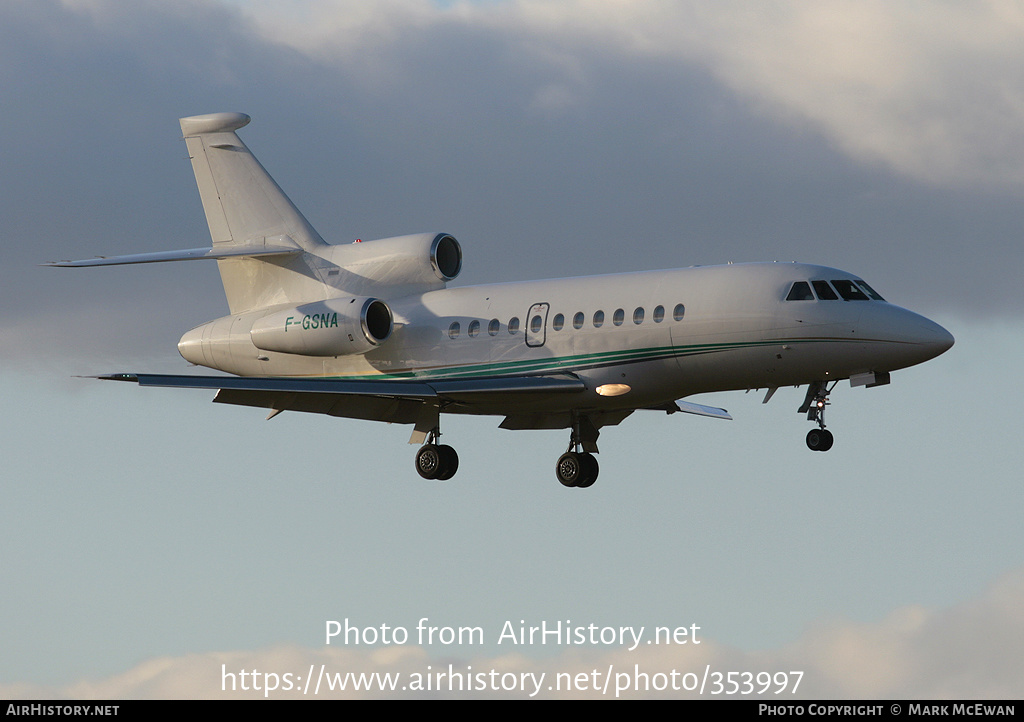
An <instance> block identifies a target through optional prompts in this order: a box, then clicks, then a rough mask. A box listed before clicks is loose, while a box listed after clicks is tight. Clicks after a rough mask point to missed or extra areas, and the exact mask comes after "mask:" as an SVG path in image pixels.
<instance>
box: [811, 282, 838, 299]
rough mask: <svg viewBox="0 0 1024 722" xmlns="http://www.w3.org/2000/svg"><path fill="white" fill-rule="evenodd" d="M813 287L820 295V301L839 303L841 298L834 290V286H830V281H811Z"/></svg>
mask: <svg viewBox="0 0 1024 722" xmlns="http://www.w3.org/2000/svg"><path fill="white" fill-rule="evenodd" d="M811 285H812V286H814V292H815V293H816V294H818V300H820V301H837V300H839V296H837V295H836V292H835V291H833V290H832V286H830V285H828V281H811Z"/></svg>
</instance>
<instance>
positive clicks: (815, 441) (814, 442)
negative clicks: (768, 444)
mask: <svg viewBox="0 0 1024 722" xmlns="http://www.w3.org/2000/svg"><path fill="white" fill-rule="evenodd" d="M837 383H839V382H838V381H833V382H832V384H831V385H829V384H828V382H826V381H815V382H814V383H813V384H811V385H810V386H809V387H808V388H807V396H805V397H804V403H803V405H802V406H801V407H800V408H799V409H798V410H799V412H800V413H801V414H804V413H806V414H807V420H808V421H813V422H814V423H816V424H817V425H818V428H816V429H811V430H810V431H808V432H807V448H808V449H810V450H811V451H828V450H829V449H831V448H832V442H833V440H834V439H833V438H832V432H831V431H829V430H828V429H826V428H825V407H826V406H828V405H829V404H828V395H829V393H831V391H832V389H834V388H835V386H836V384H837Z"/></svg>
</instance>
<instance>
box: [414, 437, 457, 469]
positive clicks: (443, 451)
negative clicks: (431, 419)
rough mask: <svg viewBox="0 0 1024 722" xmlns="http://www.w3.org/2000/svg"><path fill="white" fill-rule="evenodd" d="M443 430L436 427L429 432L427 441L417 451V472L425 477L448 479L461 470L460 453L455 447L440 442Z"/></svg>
mask: <svg viewBox="0 0 1024 722" xmlns="http://www.w3.org/2000/svg"><path fill="white" fill-rule="evenodd" d="M440 436H441V432H440V431H438V430H437V429H434V430H433V431H431V432H430V433H428V434H427V443H426V444H424V445H423V446H421V447H420V449H419V451H417V452H416V472H417V473H418V474H419V475H420V476H422V477H423V478H424V479H437V480H438V481H448V480H449V479H451V478H452V477H453V476H455V472H456V471H458V470H459V455H458V454H457V453H455V449H453V448H452V447H450V446H447V445H445V444H438V443H437V440H438V437H440Z"/></svg>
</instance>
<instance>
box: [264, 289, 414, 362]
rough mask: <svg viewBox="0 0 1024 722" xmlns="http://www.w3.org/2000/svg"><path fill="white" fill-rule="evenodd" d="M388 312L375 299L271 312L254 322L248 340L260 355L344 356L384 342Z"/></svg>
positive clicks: (391, 322) (388, 329) (389, 323)
mask: <svg viewBox="0 0 1024 722" xmlns="http://www.w3.org/2000/svg"><path fill="white" fill-rule="evenodd" d="M393 326H394V320H393V318H392V316H391V309H390V308H388V305H387V304H386V303H384V302H383V301H381V300H379V299H376V298H333V299H330V300H328V301H316V302H315V303H306V304H303V305H301V306H296V307H294V308H289V309H285V310H283V311H274V312H273V313H270V314H268V315H266V316H263V317H262V318H260V319H258V320H257V321H255V322H254V323H253V325H252V329H251V330H250V332H249V337H250V338H251V339H252V343H253V345H254V346H256V348H258V349H262V350H264V351H277V352H279V353H291V354H299V355H303V356H347V355H349V354H361V353H366V352H367V351H371V350H372V349H374V348H375V347H377V346H379V345H380V344H382V343H384V342H385V341H387V340H388V337H389V336H390V335H391V330H392V328H393Z"/></svg>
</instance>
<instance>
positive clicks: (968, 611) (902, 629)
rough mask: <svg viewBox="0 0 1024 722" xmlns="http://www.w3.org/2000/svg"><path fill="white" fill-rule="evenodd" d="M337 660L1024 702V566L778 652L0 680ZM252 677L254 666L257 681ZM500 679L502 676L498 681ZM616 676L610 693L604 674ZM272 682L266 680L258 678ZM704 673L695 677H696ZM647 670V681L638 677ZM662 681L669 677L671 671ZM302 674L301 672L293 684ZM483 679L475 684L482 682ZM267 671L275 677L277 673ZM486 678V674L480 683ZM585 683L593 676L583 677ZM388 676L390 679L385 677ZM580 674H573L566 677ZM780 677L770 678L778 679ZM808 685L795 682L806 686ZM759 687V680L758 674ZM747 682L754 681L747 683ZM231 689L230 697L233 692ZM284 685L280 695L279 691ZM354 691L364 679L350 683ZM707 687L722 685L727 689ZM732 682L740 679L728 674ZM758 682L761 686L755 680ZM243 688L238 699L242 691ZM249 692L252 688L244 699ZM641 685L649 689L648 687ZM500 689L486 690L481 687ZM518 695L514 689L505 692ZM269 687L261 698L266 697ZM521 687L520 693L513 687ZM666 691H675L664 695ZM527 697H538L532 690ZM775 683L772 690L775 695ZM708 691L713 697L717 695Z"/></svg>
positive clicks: (280, 654)
mask: <svg viewBox="0 0 1024 722" xmlns="http://www.w3.org/2000/svg"><path fill="white" fill-rule="evenodd" d="M321 665H323V666H324V668H325V670H326V671H327V672H328V673H329V674H332V675H333V674H335V673H341V674H345V673H346V672H353V673H355V674H359V673H363V674H366V675H372V674H374V673H376V674H379V675H381V674H391V675H397V677H392V679H397V684H396V687H397V689H396V691H394V692H392V691H381V690H380V689H379V687H378V686H376V685H374V687H373V689H371V690H370V691H366V690H364V691H354V690H352V689H351V688H349V689H348V690H347V691H344V692H342V691H338V690H336V691H334V692H329V691H326V684H325V683H322V685H323V687H322V689H321V691H320V693H319V694H318V695H316V696H317V697H320V698H327V697H393V696H412V697H422V696H437V697H454V698H459V697H471V696H473V697H481V696H495V695H497V696H503V697H526V696H528V694H529V692H530V691H531V689H533V684H534V682H533V680H534V679H535V678H536V677H537V676H538V675H540V674H541V673H543V674H544V681H543V684H542V691H541V692H540V694H539V695H538V696H539V697H571V698H580V697H599V698H600V697H612V696H616V693H615V688H616V684H619V685H622V686H623V687H624V688H626V689H625V691H623V692H621V696H622V697H651V696H669V697H687V696H697V694H696V693H687V692H685V691H679V692H675V691H672V690H671V688H669V689H663V688H664V687H665V686H666V685H669V687H671V680H672V679H673V677H672V676H671V674H672V671H673V670H675V671H677V672H678V673H679V674H678V675H676V677H675V679H676V680H677V683H678V684H679V685H686V684H691V683H692V682H693V681H694V680H696V679H697V678H699V677H701V676H702V675H703V673H704V669H705V667H709V668H710V670H711V671H712V672H721V673H728V672H753V673H755V674H756V673H757V672H770V673H772V675H775V674H776V673H779V672H786V673H790V672H793V671H801V672H803V676H802V678H801V680H800V686H799V688H798V689H797V694H796V695H795V696H793V697H790V696H789V695H788V694H784V695H782V696H776V695H774V694H773V695H771V696H772V699H775V700H778V699H806V698H848V699H854V698H856V699H886V698H888V699H901V698H904V699H941V698H953V699H956V698H960V699H978V698H993V699H995V698H1003V699H1015V698H1019V697H1020V696H1021V695H1022V694H1024V675H1022V674H1021V671H1022V670H1024V569H1021V570H1018V571H1017V572H1015V573H1012V574H1008V575H1006V576H1005V577H1003V578H1002V579H1001V580H999V581H998V582H997V583H996V584H995V585H993V586H992V587H991V588H990V589H988V590H987V591H985V592H984V593H983V594H981V595H979V596H978V597H977V598H976V599H973V600H970V601H968V602H966V603H964V604H960V605H957V606H955V607H952V608H950V609H946V610H927V609H924V608H922V607H906V608H902V609H898V610H896V611H894V612H893V613H892V614H890V615H889V616H888V617H887V618H886V619H884V620H882V621H880V622H877V623H853V622H849V621H835V622H830V623H823V624H819V625H817V626H816V627H814V628H813V629H811V630H810V631H808V632H807V633H806V634H805V635H804V636H803V637H802V638H801V639H799V640H797V641H796V642H795V643H794V644H792V645H789V646H786V647H784V648H781V649H778V650H770V651H760V652H742V651H738V650H735V649H732V648H729V647H726V646H724V645H721V644H718V643H716V642H715V641H714V640H709V639H704V640H702V642H701V644H699V645H694V644H688V645H685V646H684V645H679V646H667V645H659V646H655V645H650V646H648V645H641V646H640V647H638V648H637V650H636V651H633V652H630V651H628V650H627V649H625V648H616V649H614V650H612V651H601V650H597V649H595V648H593V647H567V648H566V651H564V652H563V653H561V654H560V655H558V656H557V657H554V658H549V659H541V660H535V659H530V658H527V657H525V656H522V655H520V654H513V655H504V656H496V657H491V658H477V659H455V658H445V659H438V658H436V657H432V656H430V655H428V650H427V649H424V648H422V647H417V646H392V647H378V648H373V649H369V650H364V649H356V648H344V647H324V648H322V649H303V648H300V647H296V646H279V647H273V648H269V649H262V650H255V651H250V652H244V651H243V652H211V653H207V654H191V655H186V656H183V657H163V658H159V659H153V660H148V661H146V662H143V663H142V664H140V665H138V666H137V667H134V668H132V669H130V670H128V671H127V672H125V673H123V674H119V675H115V676H113V677H110V678H107V679H102V680H95V681H81V682H77V683H75V684H71V685H68V686H64V687H53V688H51V687H43V686H33V685H27V684H11V685H0V697H4V698H28V697H52V698H64V697H68V698H76V699H91V698H95V699H118V698H121V699H132V698H157V699H174V698H220V697H230V698H238V697H262V696H269V697H271V698H275V699H277V698H301V697H303V696H307V697H313V696H314V695H313V694H312V693H311V691H312V689H313V686H312V685H311V686H310V693H309V694H305V695H304V694H303V692H302V689H301V688H302V686H303V685H305V680H306V678H307V677H308V676H309V675H310V672H311V671H312V672H313V678H315V677H317V676H318V675H319V670H320V666H321ZM449 665H451V666H452V669H453V670H454V671H455V672H457V673H461V674H462V675H463V678H462V680H463V681H462V684H463V685H469V684H470V683H471V684H472V686H473V687H474V689H463V690H461V691H459V690H458V688H457V687H456V690H455V691H449V689H448V684H449V683H448V678H447V677H442V678H441V688H440V689H438V686H437V676H436V675H437V674H438V673H439V672H443V673H447V672H448V670H449ZM242 670H246V671H247V675H246V677H245V678H243V677H242V676H241V674H240V672H241V671H242ZM491 670H495V674H494V675H492V674H491ZM609 670H611V671H612V676H611V678H610V679H611V682H610V684H609V685H608V688H607V690H604V689H602V690H594V689H593V687H594V685H595V684H596V685H597V686H601V687H603V681H604V678H605V677H606V676H607V674H608V671H609ZM254 671H258V672H260V673H261V676H260V677H259V678H258V679H256V678H253V676H252V672H254ZM688 672H692V673H694V674H695V675H696V677H690V678H689V679H684V677H683V676H682V675H683V674H685V673H688ZM558 673H568V675H569V677H568V678H569V679H573V680H576V681H577V683H580V682H582V686H585V687H587V689H586V690H585V691H580V690H577V691H564V690H563V691H557V690H552V689H549V687H551V686H553V685H554V683H555V679H556V675H557V674H558ZM638 673H639V675H638ZM659 673H660V675H661V676H659ZM286 674H290V675H291V677H290V678H289V677H286V676H285V675H286ZM469 674H472V675H473V676H472V677H468V675H469ZM265 675H271V676H270V677H267V676H265ZM423 675H433V676H432V677H431V680H432V681H431V687H432V688H431V689H430V690H422V691H419V690H417V691H413V690H410V689H405V690H404V691H403V689H402V688H403V687H408V686H410V685H413V684H415V680H416V679H422V680H425V679H426V678H425V677H423ZM479 675H482V676H479ZM577 675H581V676H580V677H577ZM378 679H379V678H378ZM562 679H563V680H564V679H567V678H566V677H563V678H562ZM764 679H766V678H764ZM795 679H796V678H795V676H791V677H790V681H789V684H790V686H792V684H793V680H795ZM755 680H756V677H755ZM738 681H740V682H742V681H743V678H739V679H738ZM222 684H223V686H224V687H227V688H228V691H223V690H222ZM268 684H269V686H272V687H275V688H276V689H274V690H273V691H270V692H268V691H266V688H267V686H268ZM350 684H351V682H350ZM708 684H709V685H710V686H707V687H706V690H711V689H714V686H713V685H714V680H713V678H712V680H711V681H710V682H709V683H708ZM723 684H728V681H727V679H723ZM755 684H756V681H755ZM232 685H234V686H235V689H236V691H234V692H231V691H230V688H231V687H232ZM243 685H245V686H246V687H248V688H249V691H242V690H241V688H242V686H243ZM637 685H639V689H637ZM478 687H486V689H478ZM502 687H505V688H506V689H502ZM256 688H258V689H256ZM509 688H513V689H514V691H507V690H508V689H509ZM658 688H662V689H658ZM523 689H525V690H526V691H525V692H524V691H521V690H523ZM774 690H775V688H774V687H772V688H771V691H772V692H774ZM705 696H706V697H707V696H712V695H709V694H705Z"/></svg>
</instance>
